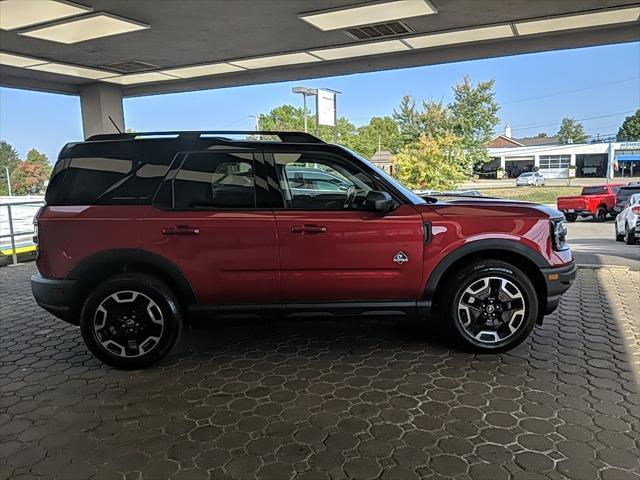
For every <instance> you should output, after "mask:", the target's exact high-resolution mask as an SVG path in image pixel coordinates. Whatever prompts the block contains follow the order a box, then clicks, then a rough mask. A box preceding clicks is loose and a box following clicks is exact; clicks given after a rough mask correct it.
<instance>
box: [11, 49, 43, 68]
mask: <svg viewBox="0 0 640 480" xmlns="http://www.w3.org/2000/svg"><path fill="white" fill-rule="evenodd" d="M42 63H47V61H46V60H39V59H37V58H31V57H25V56H23V55H16V54H14V53H6V52H0V65H9V66H12V67H22V68H24V67H31V66H33V65H40V64H42Z"/></svg>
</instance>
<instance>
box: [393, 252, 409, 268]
mask: <svg viewBox="0 0 640 480" xmlns="http://www.w3.org/2000/svg"><path fill="white" fill-rule="evenodd" d="M393 261H394V262H396V263H397V264H398V265H402V264H403V263H406V262H408V261H409V257H407V255H406V254H405V253H404V252H402V251H400V252H398V253H396V256H395V257H393Z"/></svg>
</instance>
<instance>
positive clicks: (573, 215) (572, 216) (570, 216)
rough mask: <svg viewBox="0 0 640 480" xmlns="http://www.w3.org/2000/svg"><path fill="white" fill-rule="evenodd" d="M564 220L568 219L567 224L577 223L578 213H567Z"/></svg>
mask: <svg viewBox="0 0 640 480" xmlns="http://www.w3.org/2000/svg"><path fill="white" fill-rule="evenodd" d="M564 218H566V219H567V222H575V221H576V220H577V219H578V214H577V213H565V214H564Z"/></svg>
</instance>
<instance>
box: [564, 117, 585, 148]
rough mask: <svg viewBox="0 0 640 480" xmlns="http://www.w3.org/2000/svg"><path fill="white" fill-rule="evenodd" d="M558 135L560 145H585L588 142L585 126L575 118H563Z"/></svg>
mask: <svg viewBox="0 0 640 480" xmlns="http://www.w3.org/2000/svg"><path fill="white" fill-rule="evenodd" d="M557 135H558V140H560V143H584V142H586V141H587V134H586V133H585V131H584V126H583V125H582V124H581V123H580V122H578V121H576V120H575V119H574V118H569V117H565V118H563V119H562V122H560V130H558V134H557Z"/></svg>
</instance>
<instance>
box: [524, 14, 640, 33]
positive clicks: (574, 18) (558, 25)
mask: <svg viewBox="0 0 640 480" xmlns="http://www.w3.org/2000/svg"><path fill="white" fill-rule="evenodd" d="M639 18H640V7H633V8H621V9H617V10H603V11H600V12H592V13H583V14H579V15H567V16H563V17H555V18H545V19H541V20H531V21H527V22H516V23H515V27H516V30H517V31H518V35H533V34H536V33H544V32H557V31H559V30H572V29H574V28H586V27H597V26H600V25H612V24H616V23H626V22H635V21H637V20H638V19H639Z"/></svg>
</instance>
